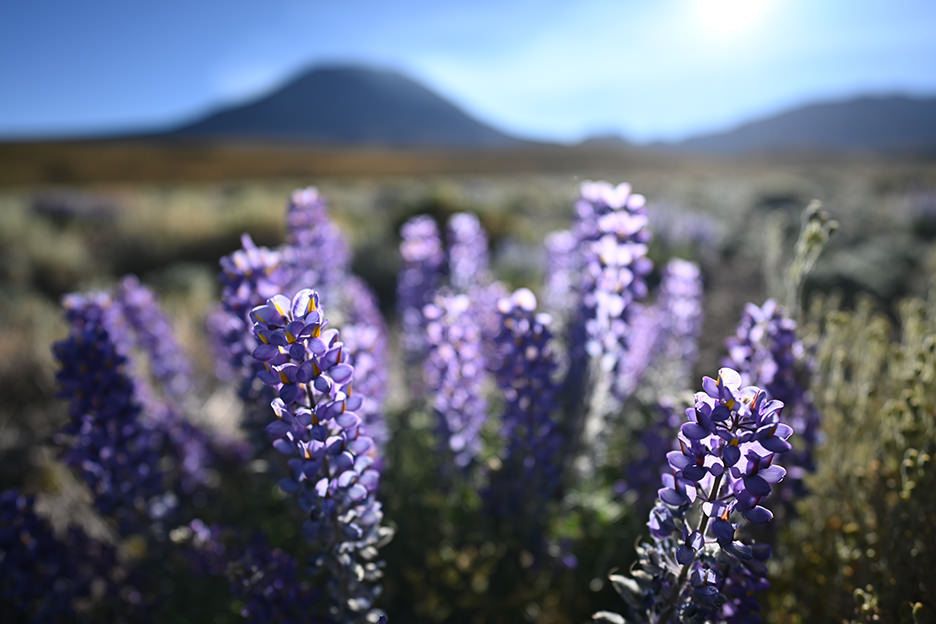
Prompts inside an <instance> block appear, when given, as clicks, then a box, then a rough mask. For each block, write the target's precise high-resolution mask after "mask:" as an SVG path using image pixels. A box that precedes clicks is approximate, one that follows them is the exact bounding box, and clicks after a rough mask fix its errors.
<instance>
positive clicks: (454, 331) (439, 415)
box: [424, 295, 487, 469]
mask: <svg viewBox="0 0 936 624" xmlns="http://www.w3.org/2000/svg"><path fill="white" fill-rule="evenodd" d="M424 316H425V319H426V323H427V326H426V331H425V333H426V339H427V342H428V347H429V348H428V354H427V356H426V361H425V364H424V379H425V383H426V389H427V392H428V394H429V396H430V397H431V403H432V409H433V411H434V412H435V415H436V419H437V420H436V422H437V427H438V436H439V440H440V441H441V442H442V444H443V446H444V447H445V449H446V450H447V453H451V454H452V457H453V459H454V463H455V465H456V466H457V467H459V468H462V469H464V468H467V467H468V466H469V465H470V464H471V463H472V462H473V461H474V459H475V458H476V457H477V455H478V453H479V452H480V450H481V438H480V433H481V427H482V426H483V425H484V421H485V419H486V418H487V404H486V402H485V400H484V396H483V394H482V383H483V380H484V371H485V359H484V355H483V353H482V351H481V342H482V341H481V330H480V327H479V325H478V323H477V320H476V319H475V318H474V317H473V315H472V308H471V300H470V299H469V298H468V296H467V295H439V296H438V297H436V300H435V302H434V303H431V304H429V305H427V306H426V307H425V310H424ZM447 453H446V454H447Z"/></svg>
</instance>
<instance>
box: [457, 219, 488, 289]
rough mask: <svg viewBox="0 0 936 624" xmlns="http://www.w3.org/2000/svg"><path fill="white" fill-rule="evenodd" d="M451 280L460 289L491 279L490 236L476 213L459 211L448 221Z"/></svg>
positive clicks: (469, 287)
mask: <svg viewBox="0 0 936 624" xmlns="http://www.w3.org/2000/svg"><path fill="white" fill-rule="evenodd" d="M448 256H449V281H450V283H451V286H452V288H454V289H455V290H456V291H457V292H468V291H469V290H471V288H472V287H473V286H476V285H478V284H480V283H481V282H483V281H489V279H490V278H489V277H488V275H487V272H488V238H487V234H486V233H485V231H484V228H483V227H481V221H480V220H479V219H478V217H477V216H476V215H474V214H471V213H468V212H459V213H456V214H454V215H452V216H451V217H450V218H449V221H448Z"/></svg>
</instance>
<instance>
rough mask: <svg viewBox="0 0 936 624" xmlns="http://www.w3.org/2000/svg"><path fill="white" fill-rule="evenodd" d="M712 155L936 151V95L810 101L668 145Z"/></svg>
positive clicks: (677, 148)
mask: <svg viewBox="0 0 936 624" xmlns="http://www.w3.org/2000/svg"><path fill="white" fill-rule="evenodd" d="M664 147H666V148H669V149H675V150H678V151H686V152H698V153H706V154H725V155H738V154H745V153H753V152H845V151H912V152H925V153H936V97H930V98H913V97H906V96H887V97H860V98H855V99H850V100H842V101H835V102H822V103H816V104H808V105H805V106H801V107H798V108H794V109H792V110H789V111H787V112H784V113H780V114H778V115H774V116H771V117H766V118H763V119H759V120H755V121H750V122H747V123H744V124H742V125H740V126H737V127H735V128H733V129H731V130H727V131H724V132H717V133H713V134H706V135H700V136H696V137H692V138H689V139H687V140H685V141H682V142H678V143H671V144H667V145H666V146H664Z"/></svg>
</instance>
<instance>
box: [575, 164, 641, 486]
mask: <svg viewBox="0 0 936 624" xmlns="http://www.w3.org/2000/svg"><path fill="white" fill-rule="evenodd" d="M645 203H646V200H645V199H644V197H643V196H642V195H638V194H635V193H632V192H631V188H630V185H627V184H621V185H619V186H616V187H613V186H611V185H610V184H608V183H606V182H587V183H585V184H583V185H582V190H581V196H580V198H579V200H578V201H577V202H576V212H577V216H578V218H577V221H576V223H575V226H574V229H573V232H574V234H575V236H576V240H577V241H578V248H579V253H580V261H579V262H580V264H579V270H578V273H579V275H578V283H577V294H578V301H577V303H576V306H577V308H576V309H575V310H574V311H573V313H572V318H571V319H570V323H569V329H568V339H567V344H568V349H569V353H568V357H567V359H568V361H569V367H568V370H567V373H566V378H565V382H564V385H565V388H564V390H565V391H564V394H565V396H566V397H567V406H571V407H570V408H569V409H573V410H577V409H578V407H577V406H580V405H584V406H585V408H586V409H585V410H584V411H582V412H579V413H573V414H572V415H571V416H570V418H569V421H570V423H571V427H572V432H571V440H572V441H571V445H572V448H573V449H574V451H573V454H572V455H570V456H576V466H577V467H578V470H579V471H580V472H581V473H582V474H588V473H590V472H592V471H593V470H594V469H595V468H596V466H597V465H599V464H600V463H601V462H602V461H603V459H604V455H605V450H606V438H605V436H603V433H604V432H605V431H606V429H607V424H608V422H607V421H608V419H609V418H610V417H611V415H612V414H614V413H617V412H618V411H619V410H618V407H619V405H618V404H619V400H618V399H617V398H616V396H615V394H614V392H613V388H614V381H615V378H616V377H617V375H618V374H619V371H620V367H621V362H622V358H623V355H624V353H625V352H626V350H627V341H628V335H629V334H630V323H631V318H630V316H631V310H632V308H633V304H634V302H636V301H638V300H640V299H643V298H644V297H645V296H646V295H647V285H646V281H645V277H646V275H647V274H648V273H649V272H650V270H651V268H652V263H651V262H650V260H649V259H648V258H647V242H648V241H649V239H650V233H649V231H648V230H647V215H646V212H645V211H644V205H645ZM589 377H590V379H589ZM586 389H587V393H586ZM583 449H588V450H587V454H586V453H583Z"/></svg>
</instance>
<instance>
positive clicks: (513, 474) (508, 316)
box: [487, 288, 562, 552]
mask: <svg viewBox="0 0 936 624" xmlns="http://www.w3.org/2000/svg"><path fill="white" fill-rule="evenodd" d="M498 311H499V312H500V317H501V331H500V333H499V334H498V336H497V348H498V358H497V369H496V378H497V385H498V387H499V388H500V389H501V390H502V391H503V395H504V416H503V427H502V428H501V435H502V437H503V438H504V440H505V441H506V454H505V456H504V460H503V462H502V466H503V467H502V468H501V470H500V472H499V473H497V474H496V476H493V477H492V483H491V487H490V490H489V492H488V496H487V499H488V504H489V506H490V507H491V508H493V511H494V513H495V514H498V515H501V516H508V517H510V518H511V524H512V525H515V526H516V527H517V529H519V530H520V531H523V532H525V533H526V535H524V536H523V537H524V538H527V539H528V541H529V543H528V548H530V549H531V550H533V551H534V552H535V551H536V550H538V548H539V547H540V546H541V544H539V543H538V542H539V541H540V533H541V531H542V528H543V526H542V523H543V518H545V517H546V516H545V508H546V506H547V504H548V503H549V501H550V500H551V499H552V496H553V494H554V492H555V491H556V487H557V485H558V482H559V473H560V458H559V453H560V451H561V446H562V440H561V438H560V437H559V431H558V429H557V425H556V422H555V420H553V418H552V412H553V410H554V409H555V407H556V403H557V402H556V397H557V393H558V387H557V383H556V380H555V378H554V375H555V373H556V358H555V355H554V354H553V352H552V349H551V342H552V334H551V332H550V331H549V323H550V321H551V319H550V318H549V316H548V315H546V314H537V312H536V297H535V296H534V295H533V293H532V292H530V291H529V290H527V289H525V288H523V289H520V290H517V291H515V292H514V293H513V294H512V295H511V296H510V297H509V298H504V299H501V301H500V302H499V304H498Z"/></svg>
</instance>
